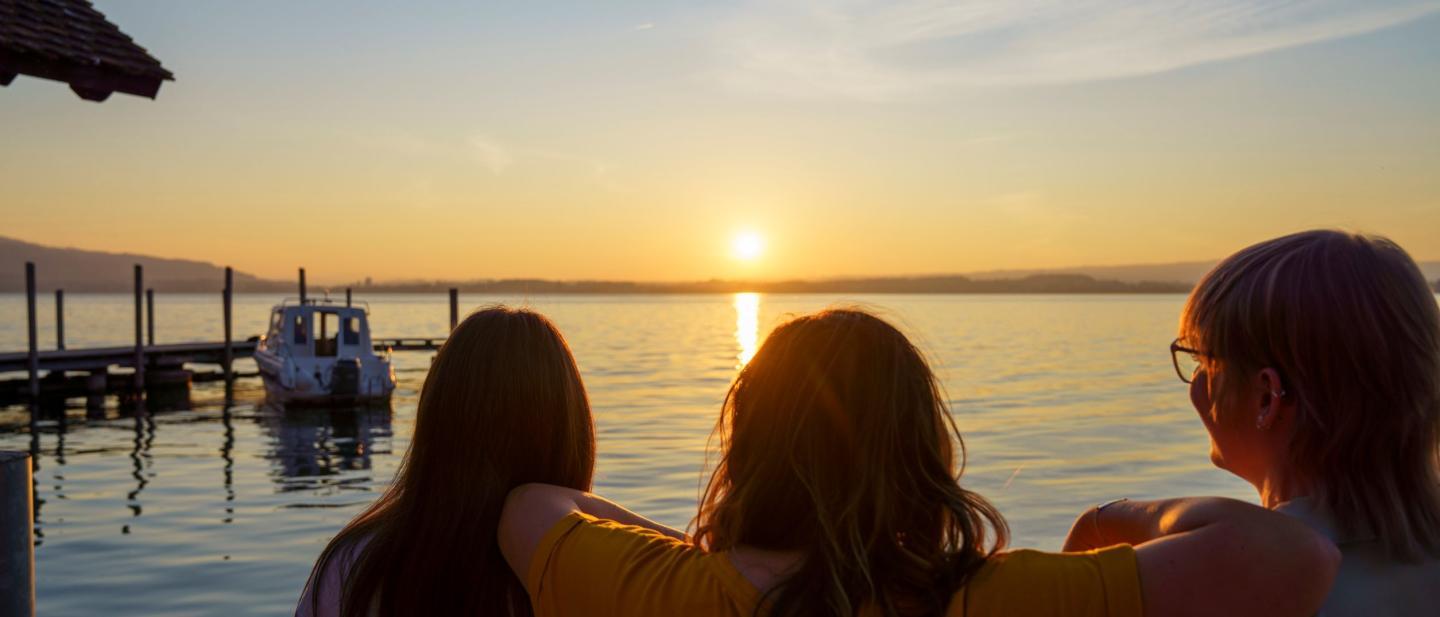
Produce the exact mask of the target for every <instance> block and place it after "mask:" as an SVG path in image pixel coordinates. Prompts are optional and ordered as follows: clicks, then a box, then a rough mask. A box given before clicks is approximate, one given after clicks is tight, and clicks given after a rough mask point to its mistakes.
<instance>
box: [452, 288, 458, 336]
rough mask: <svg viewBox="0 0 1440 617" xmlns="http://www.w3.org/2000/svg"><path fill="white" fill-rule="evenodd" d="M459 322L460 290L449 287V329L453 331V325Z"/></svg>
mask: <svg viewBox="0 0 1440 617" xmlns="http://www.w3.org/2000/svg"><path fill="white" fill-rule="evenodd" d="M459 324H460V290H459V289H456V288H454V287H451V288H450V331H451V332H454V331H455V326H457V325H459Z"/></svg>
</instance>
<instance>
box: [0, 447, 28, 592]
mask: <svg viewBox="0 0 1440 617" xmlns="http://www.w3.org/2000/svg"><path fill="white" fill-rule="evenodd" d="M32 482H33V481H32V472H31V470H30V453H28V452H12V451H3V452H0V615H25V616H33V615H34V614H35V540H34V538H33V537H32V535H31V533H32V531H33V529H34V525H35V502H34V494H33V492H32V491H33V490H34V484H33V483H32Z"/></svg>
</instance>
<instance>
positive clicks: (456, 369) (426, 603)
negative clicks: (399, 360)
mask: <svg viewBox="0 0 1440 617" xmlns="http://www.w3.org/2000/svg"><path fill="white" fill-rule="evenodd" d="M594 468H595V430H594V425H593V423H592V421H591V417H590V404H589V402H588V399H587V397H586V394H585V387H584V384H583V383H582V382H581V380H580V372H579V369H578V368H577V367H576V364H575V359H574V358H573V357H572V356H571V353H570V349H569V347H568V346H567V345H566V344H565V339H564V337H562V336H561V335H560V332H559V330H557V329H556V328H555V326H554V325H553V324H552V323H551V322H550V321H549V320H548V319H546V318H545V317H544V316H542V315H540V314H538V313H534V312H531V311H528V310H523V309H520V310H516V309H509V308H505V307H495V308H489V309H485V310H481V311H478V312H476V313H473V314H471V315H470V316H469V317H467V318H466V319H465V320H464V321H462V322H460V324H459V325H458V326H457V327H456V328H455V330H454V332H452V333H451V334H450V337H449V339H448V340H446V342H445V345H444V346H443V347H441V349H440V352H439V353H438V354H436V356H435V361H434V363H433V364H432V365H431V367H430V372H429V374H428V375H426V377H425V385H424V388H423V389H422V390H421V393H420V401H419V405H418V409H417V410H416V413H415V432H414V436H413V437H412V439H411V442H410V449H409V451H408V452H406V454H405V460H404V461H403V462H402V463H401V465H400V470H399V471H398V472H397V473H396V477H395V481H394V482H393V483H392V484H391V485H390V488H389V489H388V490H387V491H386V492H385V494H384V495H382V496H381V497H380V498H379V499H377V500H376V501H375V503H373V504H371V505H370V507H368V508H366V509H365V511H364V512H362V513H361V514H360V515H359V516H357V517H356V518H355V519H354V520H353V521H351V522H350V524H349V525H347V526H346V527H345V528H344V529H343V530H341V531H340V533H339V534H338V535H336V536H335V538H334V539H333V540H331V541H330V544H329V545H328V546H326V547H325V550H324V551H323V552H322V553H321V554H320V557H319V559H318V560H316V563H315V568H314V570H313V571H312V573H311V576H310V581H309V583H308V584H307V585H306V589H305V593H304V596H303V597H302V598H301V600H300V603H299V605H298V606H297V608H296V614H297V615H306V616H308V615H316V616H325V617H362V616H365V615H385V616H388V615H458V614H465V615H506V616H527V615H530V614H531V610H530V602H529V599H528V597H527V596H526V594H525V589H524V587H522V586H521V584H520V580H519V578H517V577H516V576H515V575H514V574H512V573H511V571H510V569H509V568H508V567H507V566H506V564H505V561H504V559H503V557H502V555H501V554H500V550H499V547H498V546H496V542H495V531H496V527H497V525H498V524H499V520H500V512H501V507H502V506H503V505H504V501H505V496H506V494H507V493H509V492H510V490H511V489H513V488H515V487H516V486H519V485H521V484H524V483H527V482H544V483H546V484H551V485H555V486H561V487H566V488H568V489H573V490H577V491H578V490H587V489H589V488H590V480H591V476H592V474H593V472H594ZM616 515H617V516H618V514H616ZM625 520H627V521H628V522H630V523H632V524H646V523H648V521H644V520H643V519H639V518H632V519H625ZM650 525H652V526H654V525H653V523H651V524H650ZM657 527H658V526H657Z"/></svg>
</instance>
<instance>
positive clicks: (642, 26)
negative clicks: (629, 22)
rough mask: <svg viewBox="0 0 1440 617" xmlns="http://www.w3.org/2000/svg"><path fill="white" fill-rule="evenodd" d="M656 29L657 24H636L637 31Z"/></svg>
mask: <svg viewBox="0 0 1440 617" xmlns="http://www.w3.org/2000/svg"><path fill="white" fill-rule="evenodd" d="M654 27H655V24H653V23H650V22H648V21H647V22H645V23H643V24H635V29H636V30H650V29H651V28H654Z"/></svg>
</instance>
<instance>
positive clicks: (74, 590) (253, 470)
mask: <svg viewBox="0 0 1440 617" xmlns="http://www.w3.org/2000/svg"><path fill="white" fill-rule="evenodd" d="M357 299H362V298H357ZM363 299H364V300H367V301H369V304H370V308H371V317H370V319H371V328H372V331H373V333H374V335H375V336H376V337H377V338H378V337H397V336H424V335H430V336H438V335H441V334H443V333H444V332H445V329H446V326H447V323H448V302H447V299H446V298H445V297H444V296H443V295H436V296H433V297H432V296H428V295H388V296H370V297H365V298H363ZM41 300H42V301H41V306H40V315H41V318H42V319H41V325H40V330H41V333H42V337H41V339H42V348H50V347H53V321H52V320H53V316H54V308H53V306H52V305H50V304H49V302H50V298H49V297H48V296H42V297H41ZM278 300H279V297H278V296H264V295H240V296H237V297H236V300H235V332H236V339H237V340H244V339H245V338H246V337H248V336H250V335H252V334H258V333H260V332H261V331H262V330H263V328H264V326H265V322H266V319H267V317H268V311H269V307H270V306H272V305H273V304H275V303H276V302H277V301H278ZM496 302H506V303H511V304H517V305H525V306H529V307H532V308H534V309H536V310H539V311H541V312H543V313H545V314H546V315H548V316H550V317H551V318H552V319H553V320H554V321H555V322H556V323H557V324H558V325H559V326H560V328H561V330H562V331H563V332H564V334H565V336H566V337H567V339H568V340H569V342H570V345H571V347H572V349H573V350H574V352H575V356H576V358H577V360H578V361H579V364H580V368H581V372H582V373H583V376H584V379H585V384H586V386H587V388H588V389H589V393H590V400H591V404H592V407H593V409H594V413H595V422H596V426H597V430H598V441H599V444H598V446H599V460H598V463H597V476H596V479H595V487H596V491H597V492H599V493H601V494H603V495H605V496H607V497H610V498H612V499H614V500H615V501H618V502H620V503H622V504H624V505H626V506H629V507H630V508H632V509H634V510H636V511H638V512H640V513H642V514H645V515H648V516H650V517H652V518H654V519H657V520H659V521H661V522H664V523H666V524H669V525H672V526H677V527H684V526H685V525H686V524H687V523H688V522H689V521H690V518H691V517H692V516H693V515H694V513H695V504H696V499H697V496H698V494H699V491H700V489H701V487H702V486H703V483H704V479H705V478H704V472H705V470H706V453H707V444H708V443H709V438H710V433H711V429H712V428H713V426H714V422H715V419H716V417H717V413H718V411H719V409H720V403H721V401H722V399H723V397H724V395H725V391H726V388H727V386H728V384H729V383H730V380H731V379H732V378H733V377H734V375H735V372H736V370H737V367H739V366H740V365H741V363H742V362H744V361H745V360H747V359H748V358H749V357H750V355H751V354H753V353H754V350H755V348H756V346H757V345H758V344H759V343H760V342H761V341H763V340H764V337H765V335H766V333H768V332H769V331H770V330H771V329H772V328H773V327H774V326H775V325H777V324H778V323H781V322H782V321H783V320H784V319H785V318H786V317H787V316H788V315H794V314H799V313H805V312H809V311H814V310H818V309H821V308H825V307H828V306H834V305H851V306H855V305H858V306H862V307H867V308H870V309H873V310H875V311H877V312H879V313H880V314H881V315H883V316H885V317H886V318H888V319H890V320H891V321H892V322H893V323H895V324H896V325H898V326H900V327H901V329H902V330H904V331H905V332H906V333H907V334H909V335H910V336H911V337H912V338H913V339H914V340H915V341H916V342H917V343H918V344H919V346H920V347H921V348H922V349H923V350H924V351H925V352H926V353H927V354H928V356H929V357H930V359H931V361H932V362H933V364H934V367H935V369H936V372H937V373H938V374H939V375H940V377H941V379H942V380H943V382H944V387H945V390H946V392H947V395H948V398H949V400H950V404H951V406H952V411H953V413H954V415H955V419H956V421H957V423H958V425H959V428H960V430H961V432H962V433H963V435H964V438H965V442H966V446H967V448H968V451H969V459H968V460H969V465H968V467H967V469H966V472H965V475H964V479H963V483H964V484H965V485H966V486H968V487H970V488H972V489H975V490H977V491H979V492H980V493H982V494H984V495H985V496H987V497H989V498H990V499H991V500H992V501H994V502H995V503H996V505H998V506H999V507H1000V509H1001V511H1002V512H1004V514H1005V515H1006V517H1007V518H1008V520H1009V521H1010V523H1011V525H1012V528H1013V531H1014V542H1013V544H1014V545H1015V546H1029V547H1036V548H1042V549H1050V550H1057V549H1058V548H1059V545H1060V542H1061V540H1062V539H1063V538H1064V535H1065V532H1066V530H1067V529H1068V527H1069V524H1070V521H1071V520H1072V519H1073V518H1074V516H1075V515H1076V514H1078V513H1079V512H1081V511H1082V510H1083V509H1085V508H1087V507H1089V506H1090V505H1093V504H1095V503H1096V502H1100V501H1105V500H1108V499H1111V498H1114V497H1121V496H1126V497H1134V498H1146V497H1160V496H1174V495H1185V494H1215V495H1226V496H1232V497H1239V498H1244V499H1250V500H1253V499H1254V494H1253V492H1252V490H1251V489H1250V487H1249V486H1248V485H1246V484H1244V483H1242V482H1241V481H1239V480H1237V479H1235V478H1233V477H1231V476H1229V475H1228V474H1226V473H1224V472H1221V471H1218V470H1216V469H1213V468H1212V467H1211V466H1210V462H1209V458H1208V441H1207V438H1206V436H1205V432H1204V429H1203V427H1202V426H1201V425H1200V422H1199V420H1198V419H1197V418H1196V417H1195V412H1194V411H1193V410H1192V409H1191V408H1190V403H1189V399H1188V397H1187V395H1186V386H1185V385H1184V384H1182V383H1181V382H1180V380H1179V379H1177V378H1176V376H1175V372H1174V369H1173V368H1172V367H1171V364H1170V356H1169V353H1168V346H1169V344H1170V341H1171V339H1172V338H1173V337H1174V331H1175V324H1176V320H1177V316H1178V314H1179V311H1180V308H1181V305H1182V304H1183V302H1184V297H1183V296H1180V295H1146V296H1058V295H1055V296H986V295H974V296H955V295H915V296H900V295H894V296H891V295H884V296H822V295H755V294H735V295H696V296H537V297H530V298H523V297H492V296H471V295H462V296H461V304H462V307H475V306H480V305H485V304H492V303H496ZM65 305H66V319H65V320H66V324H65V325H66V328H65V329H66V343H67V346H68V347H71V348H75V347H82V346H88V345H126V344H130V343H132V342H133V340H134V339H133V336H134V334H133V333H134V322H133V321H132V320H133V304H132V303H131V298H130V297H129V296H126V295H85V294H67V296H66V302H65ZM155 313H156V340H157V342H160V343H166V342H182V341H193V340H220V338H221V325H220V315H221V307H220V302H219V294H218V293H216V294H207V295H186V294H173V295H166V294H161V295H159V296H157V301H156V310H155ZM24 348H25V304H24V298H23V296H20V295H16V294H0V350H6V351H9V350H22V349H24ZM432 355H433V354H432V353H430V352H396V353H395V359H396V365H397V370H396V372H397V377H398V378H399V381H400V383H399V387H398V389H397V390H396V393H395V396H394V399H393V401H392V403H391V405H390V406H388V407H384V406H382V407H379V408H369V409H339V410H328V411H325V410H322V411H316V410H307V411H298V410H288V411H287V410H285V409H283V408H281V407H278V406H272V405H267V404H266V403H265V401H264V394H263V389H262V388H261V385H260V382H259V380H258V379H257V378H247V379H242V380H240V381H239V382H238V383H237V384H236V387H235V397H234V400H233V402H230V403H227V402H226V399H225V395H224V389H223V387H222V386H221V385H220V384H216V383H208V384H196V385H195V387H194V388H193V390H192V393H191V397H190V404H189V407H190V409H188V410H182V411H166V412H156V413H151V414H140V415H135V414H131V413H128V412H125V411H123V410H121V409H119V408H117V406H116V404H115V401H114V400H113V398H112V399H111V400H110V401H108V406H107V408H106V409H104V410H103V411H101V412H99V413H96V412H90V413H87V411H86V410H85V409H84V407H83V401H80V400H76V401H72V403H75V404H77V405H80V406H79V407H76V408H73V409H70V410H69V412H68V413H67V414H66V415H65V417H64V419H63V420H62V419H60V418H56V417H51V418H47V419H45V420H44V421H42V422H40V423H39V431H38V432H37V433H35V434H31V433H30V432H29V430H28V428H27V424H28V422H27V418H28V416H27V412H26V411H25V410H24V409H20V408H14V407H12V408H8V409H4V410H0V427H3V428H0V449H7V450H28V451H31V452H34V453H37V454H38V456H37V457H36V459H35V464H36V470H35V490H36V523H35V532H36V547H35V559H36V566H35V568H36V588H37V589H36V592H37V603H38V606H37V610H38V613H39V614H41V615H91V614H100V613H104V614H109V615H280V614H289V613H290V612H291V611H292V610H293V608H294V605H295V602H296V599H297V598H298V596H299V594H300V590H301V587H302V586H303V584H304V582H305V578H306V576H307V574H308V572H309V569H310V566H311V564H312V563H313V561H314V559H315V557H316V555H317V554H318V553H319V551H320V550H321V548H322V547H323V546H324V544H325V542H326V541H327V540H328V539H329V538H330V537H331V536H332V535H333V534H334V533H335V532H336V531H337V530H338V529H340V527H341V526H343V525H344V524H345V522H346V521H347V520H349V518H350V517H352V516H354V515H355V514H356V513H358V512H359V511H360V509H361V508H362V507H363V506H364V505H365V504H367V503H369V502H370V501H371V500H372V499H374V498H375V497H376V496H377V495H378V494H379V492H380V491H381V490H383V489H384V488H385V486H386V484H387V483H388V482H389V481H390V479H391V477H392V476H393V474H394V472H395V469H396V466H397V464H398V463H399V462H400V458H401V457H402V456H403V454H404V452H405V449H406V447H407V446H408V444H409V439H410V435H411V431H412V427H413V422H414V417H415V404H416V393H417V392H418V390H419V389H420V386H421V384H422V382H423V381H424V379H425V371H426V368H427V367H428V366H429V363H430V358H431V356H432ZM237 370H240V371H245V372H252V371H253V370H254V365H253V363H251V362H250V361H249V360H243V361H240V362H238V363H237Z"/></svg>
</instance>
